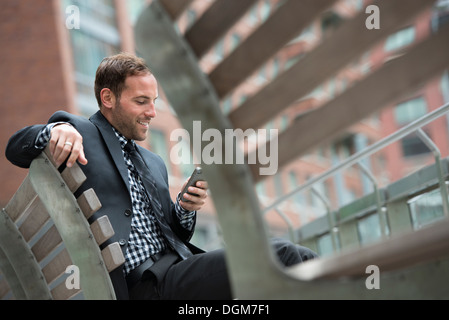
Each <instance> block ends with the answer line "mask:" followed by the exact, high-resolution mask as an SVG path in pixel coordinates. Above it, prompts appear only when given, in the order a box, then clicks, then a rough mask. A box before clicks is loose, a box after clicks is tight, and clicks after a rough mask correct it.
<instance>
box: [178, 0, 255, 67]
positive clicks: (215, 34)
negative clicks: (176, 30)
mask: <svg viewBox="0 0 449 320" xmlns="http://www.w3.org/2000/svg"><path fill="white" fill-rule="evenodd" d="M255 2H256V0H239V1H233V2H232V4H229V0H216V1H215V2H214V3H213V4H212V5H211V6H210V8H209V9H208V10H207V11H206V12H205V13H204V14H203V15H202V16H201V17H200V18H199V19H198V21H197V22H196V23H195V24H194V25H193V26H192V27H191V28H190V29H189V30H187V32H186V34H185V38H186V39H187V41H188V42H189V44H190V46H191V47H192V50H193V52H194V53H195V54H196V56H197V57H198V58H199V59H200V58H201V57H202V56H203V55H204V54H205V53H206V52H207V50H209V49H210V48H211V47H212V46H213V45H214V44H215V43H216V42H217V41H218V40H219V39H220V37H221V36H223V35H224V34H225V33H226V31H228V30H229V29H230V28H231V27H232V25H233V24H234V23H235V22H236V21H238V20H239V19H240V17H241V16H243V14H244V13H245V12H246V11H247V10H248V9H249V8H250V7H251V6H252V5H253V4H254V3H255Z"/></svg>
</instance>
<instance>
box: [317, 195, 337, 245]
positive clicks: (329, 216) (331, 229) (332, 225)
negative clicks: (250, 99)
mask: <svg viewBox="0 0 449 320" xmlns="http://www.w3.org/2000/svg"><path fill="white" fill-rule="evenodd" d="M311 191H312V193H313V194H314V195H316V196H317V197H318V198H319V199H320V200H321V202H322V203H323V204H324V206H325V207H326V216H327V221H328V223H329V233H330V236H331V240H332V250H333V251H334V252H336V251H337V250H338V249H339V248H338V246H337V239H336V238H335V237H336V232H335V229H334V228H335V222H334V219H333V218H332V212H331V208H330V204H329V201H327V200H326V199H325V198H324V196H323V195H322V194H321V193H319V192H318V191H317V190H316V189H315V188H314V187H312V188H311Z"/></svg>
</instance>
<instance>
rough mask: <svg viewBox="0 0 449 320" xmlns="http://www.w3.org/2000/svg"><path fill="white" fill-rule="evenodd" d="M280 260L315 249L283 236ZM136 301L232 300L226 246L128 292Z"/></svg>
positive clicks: (300, 257) (309, 255)
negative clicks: (284, 238)
mask: <svg viewBox="0 0 449 320" xmlns="http://www.w3.org/2000/svg"><path fill="white" fill-rule="evenodd" d="M272 243H273V247H274V249H275V252H276V253H277V255H278V257H279V260H280V261H281V263H282V264H284V265H285V266H291V265H294V264H297V263H301V262H303V261H306V260H309V259H313V258H316V257H317V254H316V253H315V252H313V251H312V250H310V249H308V248H305V247H302V246H299V245H295V244H293V243H291V242H289V241H286V240H283V239H274V240H273V242H272ZM129 295H130V299H136V300H158V299H162V300H168V299H172V300H217V299H218V300H230V299H232V298H233V297H232V292H231V287H230V281H229V277H228V272H227V268H226V261H225V252H224V249H218V250H214V251H210V252H206V253H201V254H196V255H194V256H193V257H190V258H188V259H186V260H182V261H180V262H178V263H176V264H174V265H172V266H171V267H170V268H169V269H168V270H167V273H166V275H165V278H164V280H163V281H161V282H160V283H157V281H156V279H155V278H150V279H148V280H145V281H140V282H139V283H137V284H136V285H135V286H134V287H133V288H132V289H131V290H130V292H129Z"/></svg>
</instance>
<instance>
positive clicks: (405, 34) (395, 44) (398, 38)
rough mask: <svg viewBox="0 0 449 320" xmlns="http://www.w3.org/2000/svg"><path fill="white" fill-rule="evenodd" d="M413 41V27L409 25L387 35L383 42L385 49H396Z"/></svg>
mask: <svg viewBox="0 0 449 320" xmlns="http://www.w3.org/2000/svg"><path fill="white" fill-rule="evenodd" d="M413 41H415V27H413V26H410V27H407V28H405V29H402V30H400V31H398V32H396V33H394V34H392V35H391V36H389V37H388V38H387V40H386V42H385V51H387V52H389V51H394V50H398V49H400V48H403V47H405V46H407V45H409V44H411V43H413Z"/></svg>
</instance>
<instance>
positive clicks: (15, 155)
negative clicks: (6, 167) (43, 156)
mask: <svg viewBox="0 0 449 320" xmlns="http://www.w3.org/2000/svg"><path fill="white" fill-rule="evenodd" d="M45 126H46V125H33V126H29V127H25V128H23V129H21V130H19V131H17V132H16V133H14V134H13V135H12V136H11V138H10V139H9V141H8V144H7V146H6V150H5V156H6V158H7V159H8V160H9V161H10V162H11V163H12V164H14V165H16V166H18V167H21V168H29V167H30V165H31V161H33V159H34V158H36V157H37V156H38V155H39V154H40V153H41V152H42V149H38V148H36V147H35V141H36V137H37V136H38V134H39V133H40V132H41V131H42V130H43V129H44V128H45Z"/></svg>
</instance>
